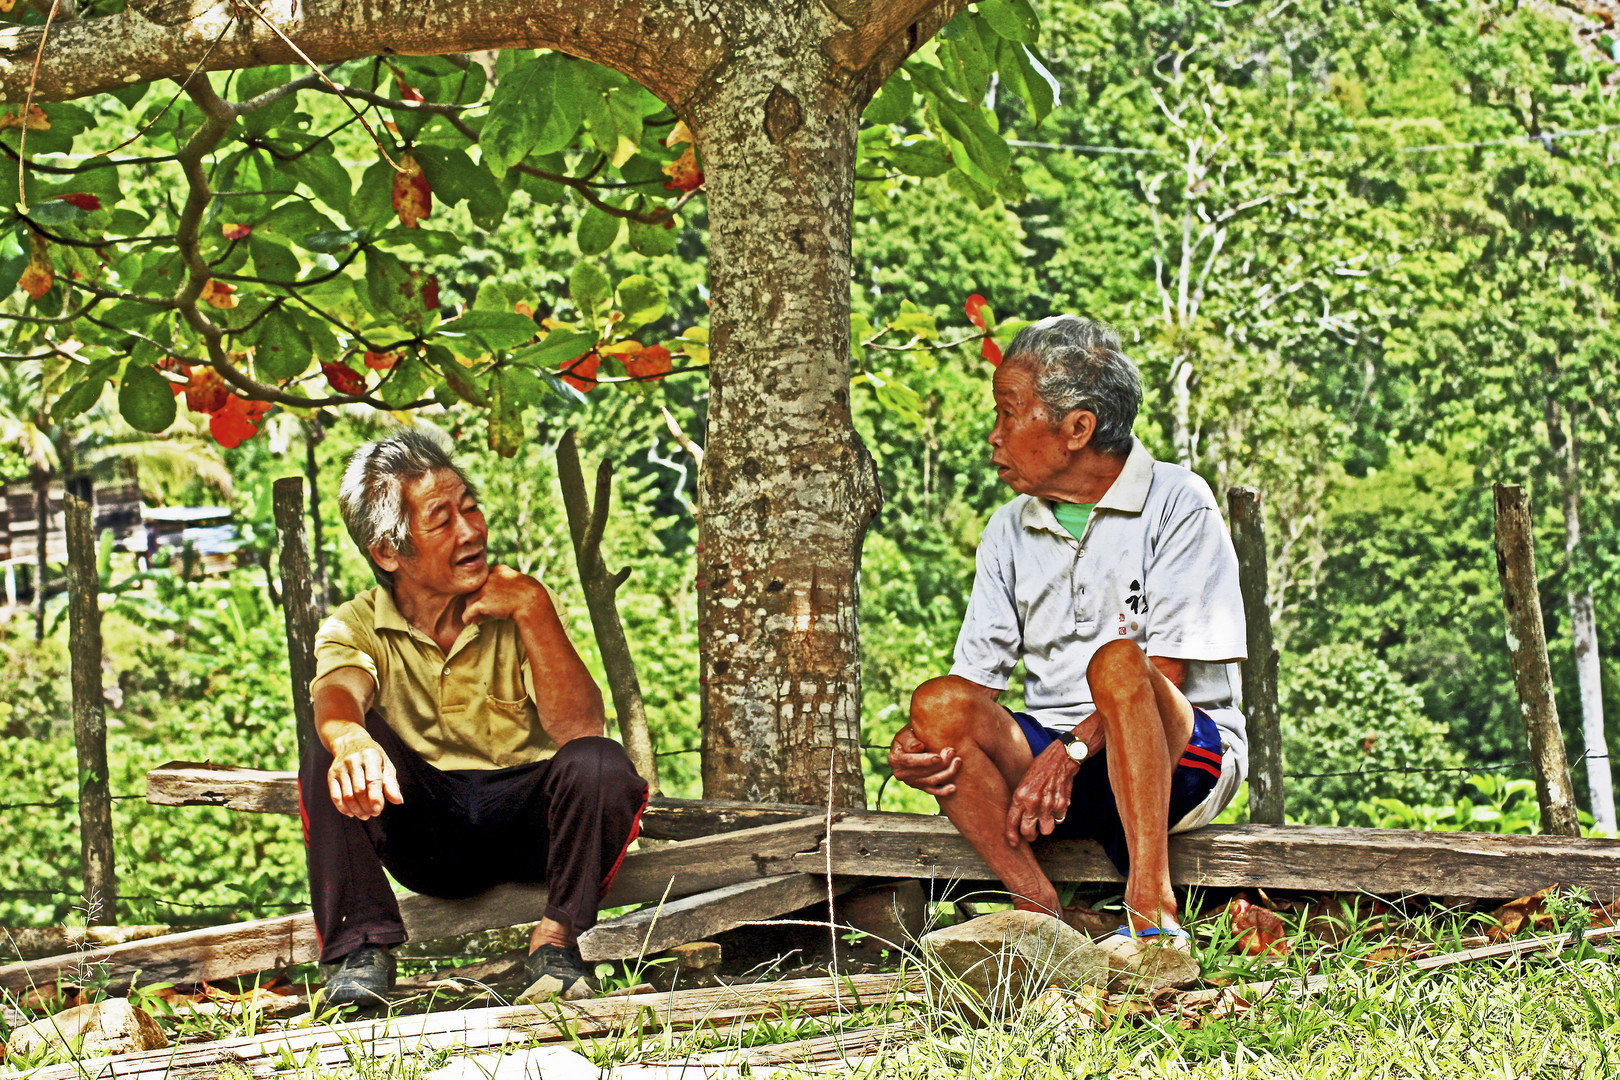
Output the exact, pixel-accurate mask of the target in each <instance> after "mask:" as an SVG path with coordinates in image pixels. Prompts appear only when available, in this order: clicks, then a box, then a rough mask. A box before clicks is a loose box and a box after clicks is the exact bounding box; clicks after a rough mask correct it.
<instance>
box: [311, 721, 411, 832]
mask: <svg viewBox="0 0 1620 1080" xmlns="http://www.w3.org/2000/svg"><path fill="white" fill-rule="evenodd" d="M332 757H333V761H332V767H331V768H330V769H328V770H326V783H327V787H328V788H329V789H330V791H331V793H332V805H334V806H336V807H337V808H338V811H339V812H340V813H342V814H346V815H347V816H349V817H352V818H359V819H360V820H361V821H366V820H369V819H370V818H374V817H376V816H377V815H378V814H380V813H382V811H383V800H384V799H386V800H387V801H388V802H391V803H394V804H395V805H396V806H397V805H398V804H400V803H402V802H404V801H405V796H404V795H402V794H401V793H400V790H399V779H398V777H396V776H395V775H394V763H393V762H392V761H389V760H388V755H387V754H385V753H383V748H382V747H381V746H379V745H377V740H375V739H373V738H372V737H371V736H370V735H367V734H366V733H365V732H364V731H363V730H362V731H360V732H358V733H356V734H353V735H344V736H342V737H341V738H339V739H338V740H336V741H335V742H334V744H333V746H332Z"/></svg>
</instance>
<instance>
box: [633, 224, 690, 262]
mask: <svg viewBox="0 0 1620 1080" xmlns="http://www.w3.org/2000/svg"><path fill="white" fill-rule="evenodd" d="M680 238H681V232H680V229H678V228H666V227H665V226H664V225H663V224H661V223H660V224H658V225H648V224H647V223H645V222H642V221H632V222H630V250H632V251H634V252H635V253H636V254H638V255H647V256H650V257H657V256H659V255H668V254H669V253H670V252H672V251H674V250H675V243H676V241H678V240H679V239H680Z"/></svg>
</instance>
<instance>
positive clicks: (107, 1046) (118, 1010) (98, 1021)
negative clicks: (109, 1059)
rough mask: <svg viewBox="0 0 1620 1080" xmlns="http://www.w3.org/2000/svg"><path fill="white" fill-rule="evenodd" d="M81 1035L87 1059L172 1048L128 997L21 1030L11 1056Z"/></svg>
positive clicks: (14, 1036) (10, 1049)
mask: <svg viewBox="0 0 1620 1080" xmlns="http://www.w3.org/2000/svg"><path fill="white" fill-rule="evenodd" d="M81 1035H82V1036H83V1037H84V1042H83V1044H82V1045H81V1046H80V1048H79V1052H80V1053H82V1054H85V1055H87V1056H88V1055H91V1054H127V1053H130V1052H132V1051H135V1050H156V1049H158V1048H160V1047H164V1046H168V1045H169V1040H168V1037H167V1036H165V1035H164V1034H163V1029H162V1028H160V1027H158V1024H157V1021H156V1020H153V1019H152V1017H151V1014H149V1013H147V1012H145V1011H144V1010H142V1009H138V1008H136V1007H135V1006H134V1005H131V1004H130V1003H129V1000H128V999H127V998H107V999H106V1000H105V1001H97V1002H95V1003H93V1004H90V1005H80V1006H78V1007H77V1008H73V1009H65V1010H63V1011H62V1012H59V1013H57V1014H56V1015H55V1016H47V1017H45V1018H44V1019H43V1020H36V1021H34V1022H33V1023H32V1024H29V1025H28V1026H26V1027H22V1028H18V1029H17V1030H16V1031H14V1032H12V1034H11V1042H10V1043H9V1044H8V1045H7V1056H17V1055H28V1054H33V1053H35V1052H36V1051H37V1050H39V1049H40V1048H41V1047H44V1046H52V1045H55V1046H64V1045H66V1044H67V1043H69V1042H71V1041H72V1040H74V1039H76V1038H78V1037H79V1036H81Z"/></svg>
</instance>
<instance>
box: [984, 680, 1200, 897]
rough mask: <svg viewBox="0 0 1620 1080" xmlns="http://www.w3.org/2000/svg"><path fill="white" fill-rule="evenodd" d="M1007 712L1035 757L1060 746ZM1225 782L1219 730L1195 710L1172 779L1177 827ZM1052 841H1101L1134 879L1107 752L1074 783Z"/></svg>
mask: <svg viewBox="0 0 1620 1080" xmlns="http://www.w3.org/2000/svg"><path fill="white" fill-rule="evenodd" d="M1007 711H1008V712H1009V713H1012V718H1013V719H1014V720H1017V721H1018V726H1019V727H1021V728H1023V729H1024V738H1025V739H1026V740H1028V742H1029V749H1030V752H1031V753H1033V754H1034V755H1035V756H1036V757H1039V756H1040V754H1041V751H1043V750H1045V749H1046V748H1047V747H1048V746H1050V745H1052V743H1053V742H1055V741H1056V736H1055V735H1054V734H1053V733H1052V732H1051V731H1050V730H1048V729H1047V728H1044V727H1042V726H1041V724H1040V722H1039V721H1038V720H1036V719H1035V718H1034V717H1032V716H1030V715H1029V714H1028V713H1017V712H1012V710H1011V709H1008V710H1007ZM1220 778H1221V732H1220V729H1219V728H1217V727H1216V726H1215V721H1213V720H1211V719H1210V718H1209V714H1208V713H1206V712H1204V710H1203V709H1200V708H1199V707H1198V706H1196V705H1194V706H1193V730H1192V738H1190V739H1188V740H1187V746H1186V749H1184V750H1183V751H1182V752H1181V758H1180V759H1179V760H1178V761H1177V762H1176V771H1175V772H1174V773H1172V774H1171V775H1170V818H1169V820H1170V824H1171V825H1172V826H1174V825H1175V823H1176V822H1178V821H1180V820H1181V819H1182V818H1184V817H1186V816H1187V815H1188V814H1190V813H1192V811H1193V810H1194V809H1195V808H1196V807H1197V806H1198V805H1199V804H1201V803H1202V802H1203V801H1204V800H1205V799H1207V798H1209V794H1210V792H1212V791H1214V790H1215V783H1216V781H1218V780H1219V779H1220ZM1051 835H1052V836H1053V837H1054V838H1057V839H1066V840H1072V839H1077V838H1090V839H1092V840H1095V841H1097V843H1099V844H1101V845H1102V849H1103V851H1104V852H1105V853H1107V855H1108V859H1109V861H1110V862H1112V863H1113V864H1114V865H1115V866H1116V867H1118V868H1119V872H1120V873H1121V874H1125V875H1126V876H1129V875H1130V872H1131V856H1130V851H1129V849H1128V848H1127V847H1126V845H1125V825H1124V823H1123V822H1121V821H1120V820H1119V806H1118V805H1117V804H1116V803H1115V802H1114V788H1113V785H1111V784H1110V783H1109V782H1108V748H1107V747H1104V748H1103V749H1102V750H1099V751H1098V752H1097V753H1096V754H1094V755H1092V756H1091V757H1088V758H1086V760H1085V762H1084V763H1083V764H1081V766H1080V772H1079V773H1078V774H1076V775H1075V778H1074V789H1073V790H1072V791H1071V792H1070V795H1069V812H1068V814H1067V815H1065V816H1064V819H1063V821H1062V822H1061V823H1060V824H1058V825H1057V826H1056V827H1055V828H1053V830H1052V834H1051Z"/></svg>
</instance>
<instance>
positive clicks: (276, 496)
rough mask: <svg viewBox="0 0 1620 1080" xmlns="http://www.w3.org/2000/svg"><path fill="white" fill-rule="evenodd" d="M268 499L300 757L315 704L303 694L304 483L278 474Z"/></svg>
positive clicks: (307, 605)
mask: <svg viewBox="0 0 1620 1080" xmlns="http://www.w3.org/2000/svg"><path fill="white" fill-rule="evenodd" d="M272 492H273V494H272V497H271V501H272V503H273V504H274V507H275V515H276V543H277V545H278V546H279V547H280V548H281V610H282V614H283V615H285V616H286V620H287V661H288V668H289V669H290V672H291V677H292V697H293V719H294V722H295V724H296V726H297V729H298V752H299V754H302V753H303V752H304V748H305V747H306V746H308V745H309V741H310V740H311V739H313V738H314V737H315V703H314V701H313V700H312V699H311V698H310V696H309V684H310V680H312V679H314V678H315V630H316V627H317V625H318V624H319V622H320V610H319V609H318V608H317V607H316V606H315V581H314V578H313V577H312V576H311V574H310V569H309V549H308V548H307V547H305V545H304V480H303V478H302V477H299V476H284V477H282V478H281V479H280V480H277V481H276V482H275V485H274V487H273V488H272Z"/></svg>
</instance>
